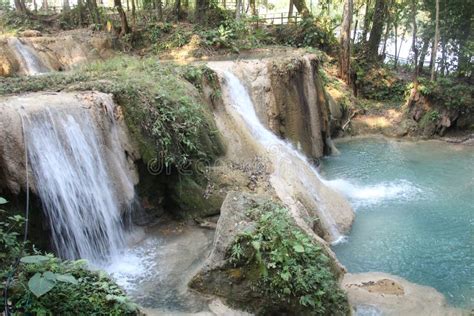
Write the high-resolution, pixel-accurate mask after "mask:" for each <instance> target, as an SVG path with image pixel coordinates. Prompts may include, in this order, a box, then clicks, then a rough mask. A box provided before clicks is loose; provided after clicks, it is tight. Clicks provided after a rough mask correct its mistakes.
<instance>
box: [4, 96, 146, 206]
mask: <svg viewBox="0 0 474 316" xmlns="http://www.w3.org/2000/svg"><path fill="white" fill-rule="evenodd" d="M48 111H60V112H64V115H65V116H67V115H81V113H82V112H83V111H88V112H89V113H90V115H91V117H92V118H93V121H94V123H95V124H96V126H95V129H96V132H97V133H99V134H100V136H101V137H100V139H101V140H102V143H101V144H100V145H101V146H103V147H104V149H105V153H106V157H105V158H106V162H107V166H108V168H109V173H110V174H111V177H112V180H113V182H114V183H113V185H115V186H117V187H118V190H117V192H123V196H120V197H118V198H119V199H121V200H122V201H128V200H131V199H132V198H133V195H134V191H133V187H129V185H128V184H127V183H123V181H121V180H120V179H123V178H124V177H123V175H122V174H117V172H118V170H121V168H118V167H117V164H119V163H121V162H119V161H118V160H117V159H119V155H118V153H117V152H115V151H114V150H116V149H117V148H119V150H120V151H121V152H122V153H125V154H126V155H125V156H126V157H127V164H128V167H127V171H126V172H127V173H129V174H128V175H127V178H129V179H131V181H132V182H133V183H135V184H136V183H137V182H138V177H137V172H136V170H135V165H134V161H136V160H137V159H139V158H140V157H139V152H138V149H137V148H136V146H135V144H134V142H133V141H132V140H131V139H130V137H129V135H128V132H127V128H126V125H125V122H124V120H123V115H122V114H121V112H122V110H121V108H120V106H117V105H116V104H115V103H114V102H113V100H112V96H111V95H108V94H104V93H99V92H59V93H53V92H38V93H29V94H24V95H19V96H10V97H2V98H0V131H1V134H2V135H3V136H2V138H1V140H0V190H1V191H4V192H5V191H6V192H8V193H11V194H18V193H19V192H20V191H23V192H25V190H26V167H25V139H24V135H25V134H24V131H23V126H24V124H25V120H27V117H28V115H29V114H34V113H38V112H45V113H47V112H48ZM79 119H80V117H79ZM116 127H118V128H116ZM51 128H53V127H51ZM30 167H31V166H30ZM28 171H29V174H30V177H29V178H30V182H29V187H30V189H31V190H32V192H33V193H35V192H36V184H35V183H34V181H32V179H33V177H32V172H31V168H29V169H28Z"/></svg>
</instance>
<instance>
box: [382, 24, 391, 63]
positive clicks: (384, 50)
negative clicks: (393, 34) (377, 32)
mask: <svg viewBox="0 0 474 316" xmlns="http://www.w3.org/2000/svg"><path fill="white" fill-rule="evenodd" d="M389 33H390V20H389V21H387V27H386V29H385V35H384V39H383V48H382V58H383V60H385V53H386V51H387V41H388V35H389Z"/></svg>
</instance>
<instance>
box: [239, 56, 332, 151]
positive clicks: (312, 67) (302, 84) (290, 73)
mask: <svg viewBox="0 0 474 316" xmlns="http://www.w3.org/2000/svg"><path fill="white" fill-rule="evenodd" d="M318 67H319V66H318V61H317V59H316V56H314V55H297V56H296V55H295V56H293V55H289V56H286V57H283V58H278V59H277V58H272V59H263V60H247V61H246V60H244V61H240V62H238V63H236V66H235V67H234V68H233V70H234V73H235V74H236V75H237V76H238V77H239V79H240V80H241V81H243V82H244V84H245V85H246V86H247V88H248V90H249V92H250V94H251V97H252V100H253V102H254V104H255V106H256V112H257V115H258V116H259V119H260V120H261V121H262V123H263V124H264V125H265V126H266V127H267V128H268V129H270V130H271V131H273V132H274V133H275V134H277V135H278V136H280V137H281V138H284V139H287V140H289V141H290V142H291V143H293V145H294V146H295V147H297V148H298V149H299V150H301V151H303V152H304V153H305V154H306V155H307V156H308V157H312V158H319V157H322V156H323V155H324V154H329V153H330V146H328V145H327V144H326V138H327V137H329V136H330V124H329V118H330V113H329V105H328V100H327V96H326V93H325V91H324V87H323V85H322V82H321V78H319V76H318Z"/></svg>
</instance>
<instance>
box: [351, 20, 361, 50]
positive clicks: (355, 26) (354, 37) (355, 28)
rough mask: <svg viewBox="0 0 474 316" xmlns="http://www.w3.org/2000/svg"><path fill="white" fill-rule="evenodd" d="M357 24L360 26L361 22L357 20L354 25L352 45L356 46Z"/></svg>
mask: <svg viewBox="0 0 474 316" xmlns="http://www.w3.org/2000/svg"><path fill="white" fill-rule="evenodd" d="M357 24H359V20H356V21H355V23H354V31H353V32H352V45H354V43H355V40H356V36H357Z"/></svg>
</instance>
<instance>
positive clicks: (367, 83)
mask: <svg viewBox="0 0 474 316" xmlns="http://www.w3.org/2000/svg"><path fill="white" fill-rule="evenodd" d="M353 68H354V71H355V73H356V82H355V84H356V86H357V88H358V90H359V91H360V92H361V94H362V95H363V96H364V97H366V98H367V99H371V100H377V101H388V100H393V101H402V100H404V98H405V93H406V91H407V83H406V82H405V81H404V80H402V79H400V78H398V77H397V76H396V74H395V73H394V72H393V71H391V70H390V69H388V68H387V67H381V66H378V65H373V64H366V63H365V62H364V61H355V62H354V63H353Z"/></svg>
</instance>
